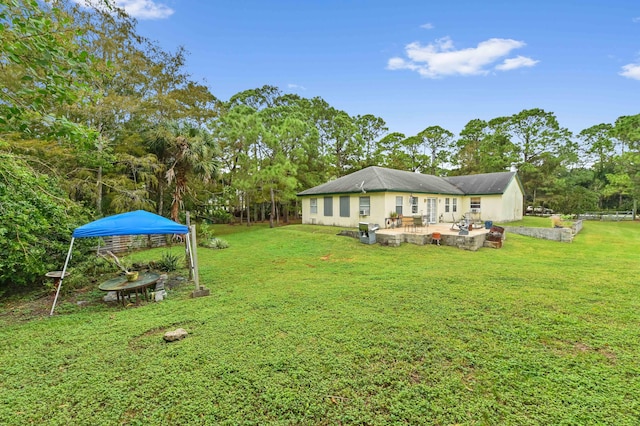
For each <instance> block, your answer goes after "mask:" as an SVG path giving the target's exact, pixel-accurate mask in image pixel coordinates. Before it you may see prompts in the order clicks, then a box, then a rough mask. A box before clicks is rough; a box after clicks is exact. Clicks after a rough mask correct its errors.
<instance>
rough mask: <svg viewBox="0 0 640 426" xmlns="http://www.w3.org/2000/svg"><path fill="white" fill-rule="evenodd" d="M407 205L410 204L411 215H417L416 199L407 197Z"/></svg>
mask: <svg viewBox="0 0 640 426" xmlns="http://www.w3.org/2000/svg"><path fill="white" fill-rule="evenodd" d="M409 204H411V214H417V213H418V197H409Z"/></svg>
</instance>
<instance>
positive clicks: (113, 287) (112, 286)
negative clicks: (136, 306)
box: [98, 272, 160, 306]
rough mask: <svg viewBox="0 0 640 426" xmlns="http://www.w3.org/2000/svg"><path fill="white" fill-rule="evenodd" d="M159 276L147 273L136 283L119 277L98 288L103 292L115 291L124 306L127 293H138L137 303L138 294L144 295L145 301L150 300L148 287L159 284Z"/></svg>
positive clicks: (124, 277) (139, 277) (140, 276)
mask: <svg viewBox="0 0 640 426" xmlns="http://www.w3.org/2000/svg"><path fill="white" fill-rule="evenodd" d="M159 278H160V275H159V274H155V273H153V272H145V273H144V274H140V275H139V276H138V279H137V280H135V281H128V280H127V277H126V276H119V277H116V278H112V279H110V280H108V281H105V282H103V283H102V284H100V285H99V286H98V288H99V289H100V290H102V291H115V292H116V297H117V299H118V301H120V300H121V299H122V305H123V306H124V298H125V295H126V294H127V293H132V292H135V293H136V302H137V301H138V292H140V294H141V295H142V294H144V298H145V300H149V296H148V293H147V287H149V286H150V285H152V284H155V283H156V282H158V279H159Z"/></svg>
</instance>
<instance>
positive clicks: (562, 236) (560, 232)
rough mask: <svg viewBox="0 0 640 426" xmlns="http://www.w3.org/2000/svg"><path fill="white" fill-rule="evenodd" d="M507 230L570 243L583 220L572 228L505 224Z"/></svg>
mask: <svg viewBox="0 0 640 426" xmlns="http://www.w3.org/2000/svg"><path fill="white" fill-rule="evenodd" d="M504 230H505V231H506V232H512V233H514V234H518V235H525V236H527V237H533V238H541V239H543V240H551V241H560V242H563V243H570V242H572V241H573V237H574V236H575V235H576V234H577V233H578V232H580V231H581V230H582V220H578V221H576V222H575V223H574V224H573V226H572V227H571V228H529V227H525V226H505V227H504Z"/></svg>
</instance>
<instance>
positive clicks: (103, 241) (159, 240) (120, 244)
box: [95, 234, 180, 253]
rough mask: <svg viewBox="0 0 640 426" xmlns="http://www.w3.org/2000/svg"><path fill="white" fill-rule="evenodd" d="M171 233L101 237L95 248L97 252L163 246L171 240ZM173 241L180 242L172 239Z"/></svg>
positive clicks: (121, 251) (116, 251) (118, 251)
mask: <svg viewBox="0 0 640 426" xmlns="http://www.w3.org/2000/svg"><path fill="white" fill-rule="evenodd" d="M173 238H174V236H173V235H165V234H153V235H119V236H114V237H102V238H100V240H99V243H98V246H97V247H95V250H96V251H98V252H99V253H106V252H107V251H110V252H112V253H123V252H126V251H129V250H135V249H140V248H152V247H164V246H166V245H168V244H170V243H171V242H172V240H173ZM173 242H180V241H176V240H173Z"/></svg>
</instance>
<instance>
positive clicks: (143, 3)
mask: <svg viewBox="0 0 640 426" xmlns="http://www.w3.org/2000/svg"><path fill="white" fill-rule="evenodd" d="M73 2H75V3H78V4H81V5H86V4H87V3H89V4H92V5H94V6H95V7H98V8H100V7H104V5H103V4H102V3H101V2H100V1H99V0H73ZM114 3H115V5H116V6H117V7H119V8H121V9H124V10H125V11H126V12H127V14H128V15H129V16H132V17H134V18H137V19H166V18H168V17H169V16H171V15H173V13H174V12H175V11H174V10H173V9H171V8H170V7H169V6H167V5H165V4H162V3H158V2H156V1H154V0H114Z"/></svg>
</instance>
